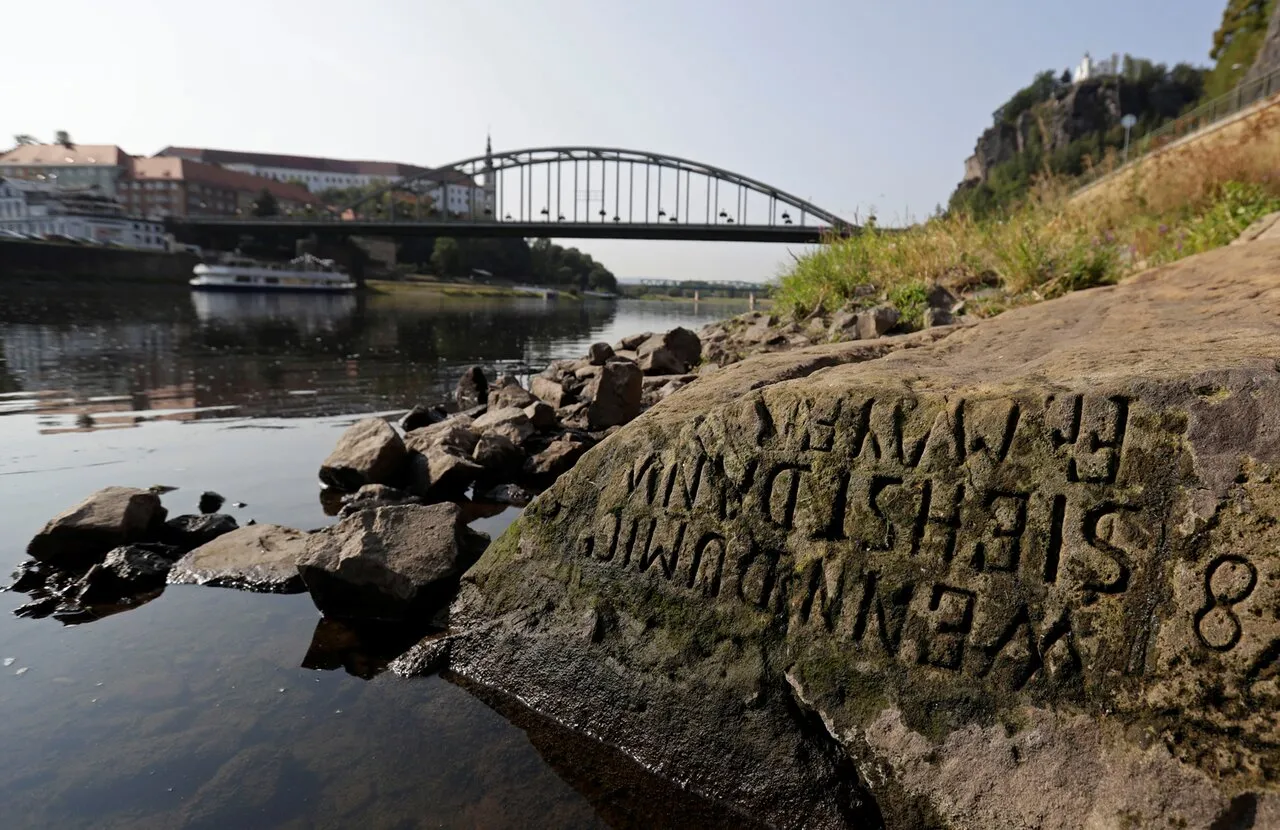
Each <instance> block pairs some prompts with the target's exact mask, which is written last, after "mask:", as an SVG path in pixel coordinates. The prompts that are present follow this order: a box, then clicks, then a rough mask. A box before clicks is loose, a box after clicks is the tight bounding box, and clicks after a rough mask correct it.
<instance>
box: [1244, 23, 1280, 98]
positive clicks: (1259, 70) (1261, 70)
mask: <svg viewBox="0 0 1280 830" xmlns="http://www.w3.org/2000/svg"><path fill="white" fill-rule="evenodd" d="M1277 69H1280V4H1277V5H1276V10H1275V12H1273V13H1272V15H1271V23H1270V24H1269V25H1268V26H1267V35H1266V37H1265V38H1264V39H1263V41H1262V48H1260V49H1259V50H1258V57H1257V59H1256V60H1254V62H1253V66H1252V67H1250V69H1249V74H1248V75H1247V76H1246V77H1245V80H1246V81H1250V80H1254V79H1255V78H1260V77H1262V76H1263V75H1266V74H1267V73H1268V72H1274V71H1275V70H1277Z"/></svg>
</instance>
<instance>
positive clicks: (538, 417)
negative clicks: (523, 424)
mask: <svg viewBox="0 0 1280 830" xmlns="http://www.w3.org/2000/svg"><path fill="white" fill-rule="evenodd" d="M524 414H525V417H527V418H528V419H529V423H531V424H533V428H534V429H537V430H543V429H551V428H552V427H554V426H555V425H556V410H555V407H554V406H552V405H551V404H549V403H547V402H546V401H534V402H533V403H531V404H529V405H528V406H526V407H525V408H524Z"/></svg>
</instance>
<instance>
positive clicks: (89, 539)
mask: <svg viewBox="0 0 1280 830" xmlns="http://www.w3.org/2000/svg"><path fill="white" fill-rule="evenodd" d="M165 515H166V511H165V509H164V507H162V506H161V505H160V497H159V496H157V495H156V494H155V493H152V492H151V491H149V490H138V489H135V488H132V487H104V488H103V489H101V490H99V491H97V492H96V493H94V494H92V495H91V496H89V497H88V498H86V499H85V500H84V501H82V502H80V503H79V504H77V505H76V506H75V507H72V508H71V509H69V510H65V511H63V512H62V513H59V514H58V515H57V516H54V517H53V518H52V519H50V520H49V521H48V523H47V524H45V526H44V527H43V528H41V529H40V532H39V533H37V534H36V535H35V537H34V538H33V539H32V540H31V542H30V543H29V544H28V545H27V554H28V555H30V556H31V557H32V558H34V559H39V560H40V561H42V562H47V563H49V564H51V565H54V566H56V567H59V568H68V569H73V570H74V569H83V568H88V567H89V566H90V565H93V564H96V563H97V562H100V561H102V557H103V556H105V555H106V553H107V551H109V550H111V549H112V548H115V547H119V546H120V545H124V544H128V543H129V542H136V541H142V540H144V539H147V538H148V537H152V536H154V535H155V534H157V533H159V532H160V529H161V528H162V527H163V526H164V519H165Z"/></svg>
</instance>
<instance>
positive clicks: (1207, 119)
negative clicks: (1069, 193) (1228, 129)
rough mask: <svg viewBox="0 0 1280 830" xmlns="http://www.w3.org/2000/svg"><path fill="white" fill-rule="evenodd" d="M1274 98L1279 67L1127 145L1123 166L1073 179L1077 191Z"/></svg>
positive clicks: (1279, 89)
mask: <svg viewBox="0 0 1280 830" xmlns="http://www.w3.org/2000/svg"><path fill="white" fill-rule="evenodd" d="M1276 94H1280V67H1277V68H1276V69H1273V70H1272V71H1270V72H1268V73H1267V74H1265V75H1260V76H1259V77H1257V78H1254V79H1252V80H1247V81H1244V82H1243V83H1240V84H1239V85H1237V86H1236V88H1235V89H1233V90H1231V91H1230V92H1228V93H1226V94H1225V95H1219V96H1218V97H1217V98H1213V99H1211V100H1209V101H1206V102H1205V103H1203V104H1201V105H1200V106H1198V107H1196V108H1195V109H1193V110H1191V111H1190V112H1187V113H1185V114H1183V115H1180V116H1178V117H1177V118H1175V119H1174V120H1172V121H1170V122H1168V123H1166V124H1162V125H1161V126H1159V127H1156V128H1155V129H1154V130H1151V131H1150V132H1147V133H1145V134H1143V135H1142V136H1140V137H1138V138H1136V139H1134V140H1133V141H1131V142H1130V144H1129V152H1128V156H1127V157H1126V158H1125V160H1124V162H1123V163H1121V164H1120V165H1117V166H1110V165H1098V166H1096V167H1094V168H1093V169H1092V170H1090V171H1089V172H1088V173H1085V174H1084V175H1083V176H1081V177H1080V178H1079V179H1077V182H1078V183H1079V189H1081V190H1083V189H1084V188H1086V187H1088V186H1089V185H1091V184H1093V183H1094V182H1096V181H1098V180H1100V179H1103V178H1106V177H1107V176H1109V175H1111V174H1112V173H1115V172H1117V171H1119V170H1122V169H1124V168H1125V167H1128V166H1129V165H1130V164H1133V163H1135V162H1137V161H1139V160H1141V159H1142V158H1143V157H1144V156H1146V155H1149V154H1151V153H1153V152H1155V151H1157V150H1160V149H1163V148H1164V147H1168V146H1169V145H1170V144H1173V143H1174V142H1176V141H1178V140H1180V139H1182V138H1185V137H1187V136H1189V135H1192V134H1193V133H1196V132H1199V131H1200V130H1203V129H1204V128H1205V127H1208V126H1209V125H1211V124H1215V123H1217V122H1219V121H1224V120H1226V119H1228V118H1231V117H1232V116H1234V115H1236V114H1238V113H1240V112H1242V111H1244V110H1246V109H1248V108H1249V107H1252V106H1253V105H1255V104H1257V103H1259V102H1261V101H1265V100H1267V99H1268V98H1270V97H1271V96H1273V95H1276Z"/></svg>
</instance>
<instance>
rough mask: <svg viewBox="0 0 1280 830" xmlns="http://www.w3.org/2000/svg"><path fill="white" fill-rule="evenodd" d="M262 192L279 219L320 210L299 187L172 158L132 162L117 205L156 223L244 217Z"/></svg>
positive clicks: (122, 183)
mask: <svg viewBox="0 0 1280 830" xmlns="http://www.w3.org/2000/svg"><path fill="white" fill-rule="evenodd" d="M264 190H266V191H268V192H270V193H271V195H272V196H273V197H275V200H276V205H277V207H278V209H279V211H280V212H281V213H283V214H289V213H297V212H305V211H307V210H308V209H309V208H310V209H311V210H317V209H319V207H320V200H319V199H317V198H316V197H315V196H314V195H312V194H311V193H310V192H309V191H308V190H307V189H306V188H304V187H299V186H298V185H295V184H291V183H288V182H282V181H277V180H275V179H268V178H266V177H264V176H254V175H250V174H248V173H241V172H238V171H235V170H228V169H226V168H223V167H219V166H217V165H214V164H204V163H202V162H198V161H191V160H189V159H185V158H180V157H172V156H156V157H153V158H148V159H144V158H138V159H134V160H133V165H132V168H131V170H130V173H129V175H128V176H127V177H125V178H124V179H122V180H121V182H120V200H121V202H122V203H123V204H124V206H125V209H126V210H128V211H129V212H130V213H135V214H138V215H140V216H148V217H156V218H163V217H166V216H249V215H251V214H252V213H253V210H254V204H255V202H256V201H257V200H258V198H259V197H260V196H261V195H262V191H264Z"/></svg>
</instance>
